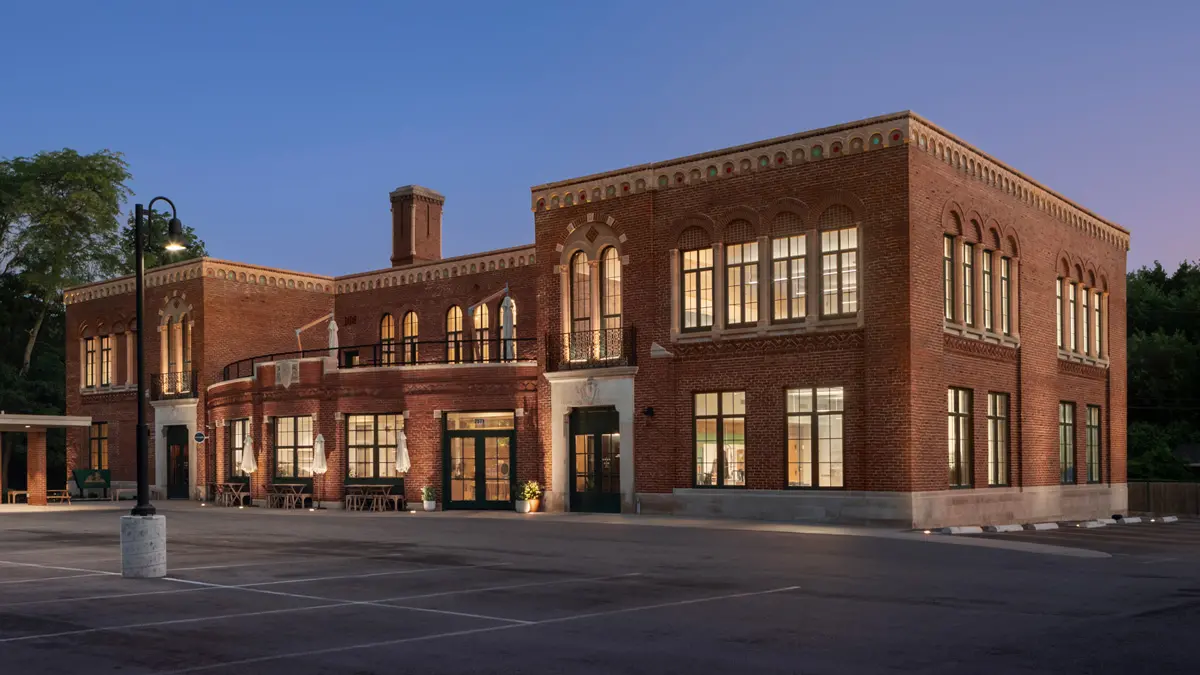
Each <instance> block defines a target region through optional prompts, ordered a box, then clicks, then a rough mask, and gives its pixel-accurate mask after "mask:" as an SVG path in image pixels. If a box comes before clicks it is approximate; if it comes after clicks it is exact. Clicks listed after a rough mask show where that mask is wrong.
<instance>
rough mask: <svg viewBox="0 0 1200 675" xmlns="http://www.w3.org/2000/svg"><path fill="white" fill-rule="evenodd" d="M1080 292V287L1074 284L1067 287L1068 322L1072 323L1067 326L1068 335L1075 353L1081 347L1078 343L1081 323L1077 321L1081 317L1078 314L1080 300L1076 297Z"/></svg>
mask: <svg viewBox="0 0 1200 675" xmlns="http://www.w3.org/2000/svg"><path fill="white" fill-rule="evenodd" d="M1078 290H1079V288H1078V286H1076V285H1075V284H1074V283H1072V284H1071V285H1070V286H1068V287H1067V320H1068V321H1070V322H1071V323H1070V325H1068V326H1067V335H1068V336H1069V337H1070V340H1071V351H1075V350H1076V349H1077V348H1078V346H1079V343H1078V341H1077V339H1078V332H1079V322H1078V321H1076V319H1077V318H1078V316H1079V314H1078V312H1079V308H1078V302H1079V300H1078V298H1077V297H1076V293H1077V292H1078Z"/></svg>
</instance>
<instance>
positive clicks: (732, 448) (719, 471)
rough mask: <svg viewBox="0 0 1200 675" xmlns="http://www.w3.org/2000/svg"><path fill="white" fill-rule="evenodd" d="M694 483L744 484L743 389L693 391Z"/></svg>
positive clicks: (707, 484)
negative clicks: (706, 392)
mask: <svg viewBox="0 0 1200 675" xmlns="http://www.w3.org/2000/svg"><path fill="white" fill-rule="evenodd" d="M694 401H695V407H694V433H695V443H696V485H697V486H703V487H742V486H745V485H746V392H744V391H732V392H722V393H709V394H696V395H695V399H694Z"/></svg>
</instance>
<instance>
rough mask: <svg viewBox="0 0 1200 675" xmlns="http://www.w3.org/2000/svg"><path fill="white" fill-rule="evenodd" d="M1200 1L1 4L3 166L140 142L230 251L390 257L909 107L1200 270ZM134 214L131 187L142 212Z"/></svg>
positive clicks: (452, 245) (369, 265)
mask: <svg viewBox="0 0 1200 675" xmlns="http://www.w3.org/2000/svg"><path fill="white" fill-rule="evenodd" d="M1197 25H1200V3H1193V2H1185V1H1183V0H1179V1H1177V2H1173V3H1167V2H1138V3H1128V2H1107V1H1105V2H1100V1H1095V2H1083V1H1063V2H1021V1H1009V2H999V3H996V2H987V3H984V2H937V3H934V2H878V3H875V2H866V1H864V0H859V1H858V2H854V3H830V2H821V3H815V2H801V1H798V0H797V1H791V2H786V1H781V2H766V1H755V0H746V1H744V2H728V1H727V0H726V1H724V2H709V1H707V0H704V1H700V0H697V1H689V2H682V1H681V2H645V1H642V2H594V3H587V4H584V3H566V2H562V3H541V2H539V3H534V2H526V1H524V0H518V1H516V2H507V3H477V4H476V3H452V2H436V3H431V2H427V3H420V4H409V3H401V2H365V1H345V2H286V3H285V2H266V1H265V0H264V1H255V0H243V1H242V2H191V3H183V2H71V3H68V2H53V1H49V0H47V1H45V2H21V3H17V2H12V1H10V2H5V3H4V5H3V6H2V7H0V36H3V43H4V45H5V52H6V55H5V62H6V64H5V67H4V68H2V69H0V101H2V103H0V157H11V156H15V155H29V154H32V153H35V152H37V151H39V150H50V149H58V148H63V147H71V148H75V149H77V150H80V151H83V152H90V151H94V150H98V149H102V148H110V149H112V150H117V151H120V152H123V153H125V156H126V158H127V159H128V161H129V163H130V165H131V169H132V171H133V174H134V183H133V188H134V190H135V191H136V192H137V198H138V199H141V200H146V199H149V198H151V197H153V196H155V195H156V194H165V195H167V196H169V197H171V198H172V199H173V200H174V201H175V203H176V204H177V205H178V207H179V210H180V213H179V215H180V218H181V219H182V220H183V221H184V222H185V223H187V224H188V225H191V226H192V227H194V228H195V229H196V230H197V232H198V234H199V235H200V237H201V238H202V239H204V240H205V241H206V242H207V244H208V250H209V253H210V254H211V255H213V256H215V257H220V258H226V259H232V260H237V261H242V262H250V263H257V264H262V265H268V266H274V267H282V268H285V269H292V270H298V271H306V272H315V273H321V274H347V273H351V272H359V271H366V270H371V269H378V268H383V267H387V266H388V265H389V262H388V257H389V254H390V247H391V241H390V238H391V231H390V222H391V221H390V214H389V212H388V192H389V191H390V190H392V189H394V188H396V187H397V186H400V185H406V184H410V183H416V184H419V185H423V186H426V187H429V188H432V189H435V190H437V191H439V192H441V193H442V194H444V195H446V210H445V217H444V234H443V248H444V251H443V252H444V255H446V256H454V255H461V254H466V253H472V252H478V251H484V250H488V249H493V248H501V247H506V246H514V245H518V244H525V243H530V242H532V241H533V220H532V215H531V213H530V210H529V202H530V198H529V188H530V186H532V185H536V184H539V183H544V182H548V181H554V180H560V179H565V178H570V177H573V176H579V175H584V174H589V173H595V172H599V171H606V170H610V169H616V168H620V167H624V166H628V165H633V164H639V163H642V162H650V161H658V160H664V159H669V158H672V157H677V156H682V155H687V154H692V153H696V152H702V151H706V150H713V149H717V148H721V147H726V146H730V145H736V144H740V143H746V142H751V141H755V140H759V139H763V138H768V137H771V136H778V135H783V134H789V133H795V132H799V131H804V130H807V129H811V128H816V127H822V126H828V125H833V124H839V123H842V122H848V121H851V120H856V119H861V118H865V117H871V116H874V115H879V114H883V113H890V112H896V111H900V110H905V109H911V110H913V111H915V112H917V113H918V114H920V115H923V116H925V117H926V118H928V119H930V120H931V121H932V122H934V123H935V124H937V125H939V126H941V127H943V128H945V129H946V130H948V131H950V132H951V133H953V134H955V135H957V136H959V137H961V138H962V139H964V140H965V141H967V142H968V143H971V144H973V145H975V146H976V147H979V148H980V149H982V150H983V151H984V152H986V153H988V154H990V155H992V156H993V157H995V158H997V159H999V160H1000V161H1002V162H1004V163H1006V164H1008V165H1010V166H1012V167H1014V168H1016V169H1017V170H1019V171H1021V172H1023V173H1025V174H1026V175H1029V176H1030V177H1032V178H1034V179H1035V180H1038V181H1039V182H1041V183H1043V184H1045V185H1046V186H1048V187H1049V188H1051V189H1053V190H1055V191H1057V192H1059V193H1060V194H1062V195H1064V196H1066V197H1068V198H1070V199H1072V200H1075V201H1076V202H1078V203H1080V204H1082V205H1083V206H1085V207H1087V208H1090V209H1091V210H1093V211H1094V212H1096V213H1098V214H1099V215H1101V216H1103V217H1106V218H1108V219H1110V220H1113V221H1115V222H1117V223H1119V224H1121V225H1122V226H1124V227H1125V228H1127V229H1129V230H1131V231H1132V233H1133V246H1132V250H1131V252H1130V254H1129V255H1130V258H1129V260H1130V267H1131V268H1133V267H1136V266H1139V265H1142V264H1147V263H1150V262H1152V261H1154V260H1156V259H1159V260H1162V261H1163V262H1164V264H1165V265H1167V266H1168V268H1170V269H1173V268H1174V266H1175V265H1176V264H1177V263H1178V262H1179V261H1180V260H1182V259H1184V258H1188V259H1194V258H1200V221H1198V219H1197V217H1196V213H1197V209H1196V207H1195V206H1194V205H1192V204H1191V202H1190V201H1189V200H1190V199H1191V198H1193V197H1195V196H1196V194H1197V192H1198V191H1200V169H1197V160H1198V159H1200V38H1198V37H1197V36H1196V33H1195V31H1196V26H1197ZM129 208H132V202H131V203H130V204H129Z"/></svg>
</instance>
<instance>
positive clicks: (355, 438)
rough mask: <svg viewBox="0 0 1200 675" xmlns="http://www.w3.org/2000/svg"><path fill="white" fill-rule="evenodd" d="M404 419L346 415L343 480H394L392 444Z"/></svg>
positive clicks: (394, 450)
mask: <svg viewBox="0 0 1200 675" xmlns="http://www.w3.org/2000/svg"><path fill="white" fill-rule="evenodd" d="M403 428H404V416H403V415H399V414H394V413H393V414H385V415H346V449H347V458H348V461H347V465H346V477H347V478H397V477H399V475H400V474H398V473H396V442H397V440H398V439H399V434H398V432H399V431H400V430H401V429H403Z"/></svg>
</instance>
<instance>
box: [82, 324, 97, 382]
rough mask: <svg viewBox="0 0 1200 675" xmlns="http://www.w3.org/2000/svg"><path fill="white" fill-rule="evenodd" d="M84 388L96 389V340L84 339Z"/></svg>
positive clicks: (91, 338)
mask: <svg viewBox="0 0 1200 675" xmlns="http://www.w3.org/2000/svg"><path fill="white" fill-rule="evenodd" d="M83 388H84V389H95V388H96V338H94V337H85V338H83Z"/></svg>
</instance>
